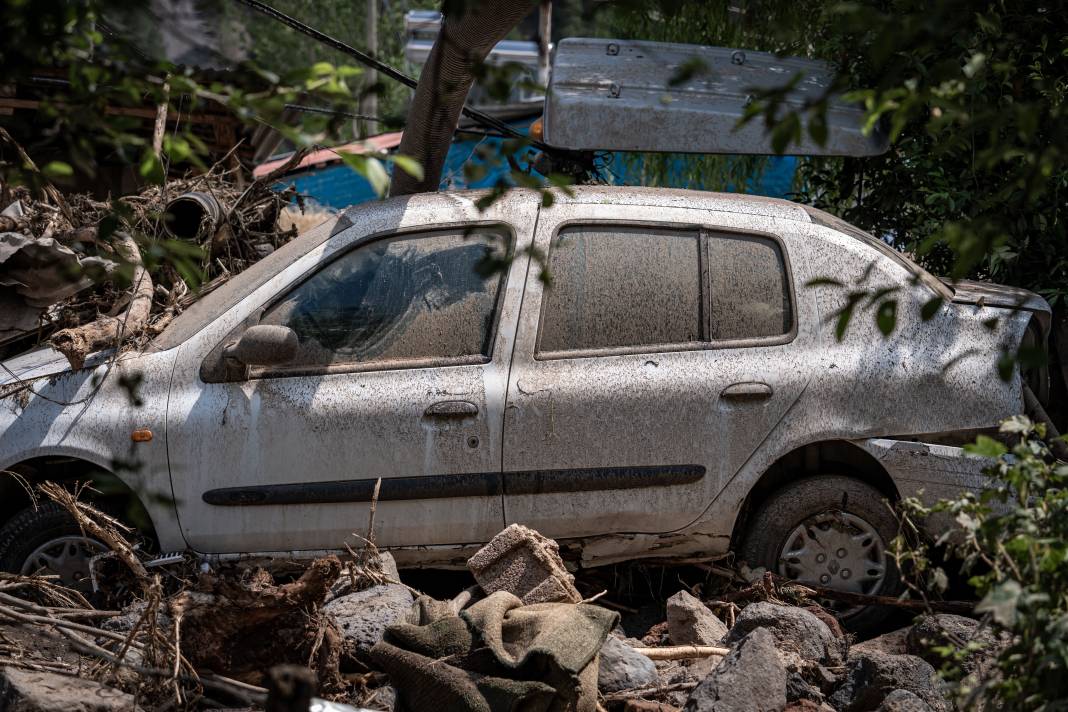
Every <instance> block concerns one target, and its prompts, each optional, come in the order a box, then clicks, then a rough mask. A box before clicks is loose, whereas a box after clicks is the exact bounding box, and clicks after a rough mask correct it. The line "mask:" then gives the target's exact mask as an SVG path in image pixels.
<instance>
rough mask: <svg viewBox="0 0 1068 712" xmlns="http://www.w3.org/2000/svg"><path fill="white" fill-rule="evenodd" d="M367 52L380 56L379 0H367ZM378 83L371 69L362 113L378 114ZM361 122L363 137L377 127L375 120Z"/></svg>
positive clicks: (365, 85)
mask: <svg viewBox="0 0 1068 712" xmlns="http://www.w3.org/2000/svg"><path fill="white" fill-rule="evenodd" d="M367 54H369V55H371V56H372V57H375V58H377V57H378V0H367ZM376 84H378V72H376V71H375V70H373V69H369V70H368V71H367V80H366V82H365V83H364V95H363V98H362V100H361V101H360V106H361V108H362V111H361V112H360V113H361V114H364V115H366V116H378V93H377V92H376V91H373V89H374V87H375V85H376ZM361 123H362V126H361V129H360V136H361V137H366V136H368V135H370V134H371V133H373V132H375V131H376V129H377V124H376V123H374V122H371V121H363V122H361Z"/></svg>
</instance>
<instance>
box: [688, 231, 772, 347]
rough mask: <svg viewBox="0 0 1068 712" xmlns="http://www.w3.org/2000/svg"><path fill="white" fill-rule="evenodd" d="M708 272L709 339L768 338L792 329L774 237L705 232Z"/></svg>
mask: <svg viewBox="0 0 1068 712" xmlns="http://www.w3.org/2000/svg"><path fill="white" fill-rule="evenodd" d="M708 271H709V278H710V289H709V292H710V295H711V310H710V316H711V319H710V332H711V333H710V337H711V339H712V340H713V341H727V340H737V339H760V338H769V337H776V336H782V335H784V334H787V333H789V332H790V331H791V330H792V328H793V312H792V309H791V304H790V288H789V280H788V278H787V274H786V262H785V260H784V258H783V254H782V249H781V248H780V247H779V243H778V242H776V241H775V240H772V239H770V238H767V237H761V236H758V235H744V234H734V233H715V232H712V233H708Z"/></svg>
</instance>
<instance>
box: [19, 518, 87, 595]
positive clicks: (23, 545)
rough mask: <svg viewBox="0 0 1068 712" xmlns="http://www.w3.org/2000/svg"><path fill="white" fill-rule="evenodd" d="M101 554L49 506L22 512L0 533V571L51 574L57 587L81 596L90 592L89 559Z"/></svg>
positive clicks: (70, 520)
mask: <svg viewBox="0 0 1068 712" xmlns="http://www.w3.org/2000/svg"><path fill="white" fill-rule="evenodd" d="M105 550H106V547H105V546H104V545H103V544H102V543H101V542H99V541H97V540H95V539H93V538H91V537H87V536H85V535H84V534H83V533H82V531H81V529H80V528H79V527H78V524H77V522H75V521H74V518H73V517H71V516H70V514H69V513H68V512H67V510H65V509H63V508H62V507H60V506H59V505H57V504H55V503H53V502H48V503H45V504H41V505H40V506H38V507H36V508H34V507H28V508H26V509H24V510H22V511H21V512H19V513H18V514H17V515H15V516H14V517H13V518H12V519H11V520H10V521H8V523H7V524H5V525H4V527H3V528H2V529H0V570H3V571H9V572H11V573H17V574H24V575H29V574H35V573H45V574H55V575H57V576H59V582H60V583H61V584H63V585H64V586H68V587H70V588H73V589H75V590H78V591H81V592H82V593H87V592H89V591H90V590H91V589H92V582H91V578H90V572H89V561H90V559H92V557H93V556H95V555H96V554H99V553H101V552H102V551H105Z"/></svg>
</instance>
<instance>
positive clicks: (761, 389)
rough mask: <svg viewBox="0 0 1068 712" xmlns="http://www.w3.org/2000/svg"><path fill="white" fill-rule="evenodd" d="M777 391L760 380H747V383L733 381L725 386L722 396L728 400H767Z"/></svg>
mask: <svg viewBox="0 0 1068 712" xmlns="http://www.w3.org/2000/svg"><path fill="white" fill-rule="evenodd" d="M773 393H775V391H773V390H772V389H771V386H769V385H768V384H767V383H761V382H759V381H747V382H745V383H732V384H731V385H729V386H727V387H726V388H724V389H723V390H722V391H721V392H720V394H719V397H720V398H726V399H728V400H766V399H768V398H771V396H772V394H773Z"/></svg>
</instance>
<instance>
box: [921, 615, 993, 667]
mask: <svg viewBox="0 0 1068 712" xmlns="http://www.w3.org/2000/svg"><path fill="white" fill-rule="evenodd" d="M969 643H974V644H976V645H978V646H979V649H978V650H976V651H975V652H974V653H972V654H971V655H968V656H967V657H966V658H965V659H964V660H963V661H961V669H962V670H963V671H964V673H965V674H972V673H979V674H980V675H981V676H984V677H985V675H986V673H987V672H988V671H987V670H986V668H987V667H989V666H990V665H989V663H990V662H991V661H992V659H993V658H994V657H996V655H997V653H998V650H999V648H1000V645H1001V641H999V640H998V637H997V636H996V635H995V634H994V631H992V630H991V629H990V628H988V627H980V625H979V621H977V620H975V619H973V618H967V617H965V616H955V615H952V614H949V613H938V614H935V615H930V616H925V617H923V618H921V619H920V620H919V621H917V622H916V624H915V625H913V626H912V628H910V629H908V635H907V638H906V641H905V645H906V648H907V651H908V652H909V653H910V654H912V655H917V656H919V657H921V658H923V659H924V660H926V661H927V662H929V663H931V665H934V666H935V667H941V666H942V663H943V662H945V658H943V657H942V656H941V655H940V654H939V653H938V652H936V651H935V650H934V648H936V647H941V646H947V645H948V646H952V647H954V648H957V649H963V648H964V646H966V645H968V644H969Z"/></svg>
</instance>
